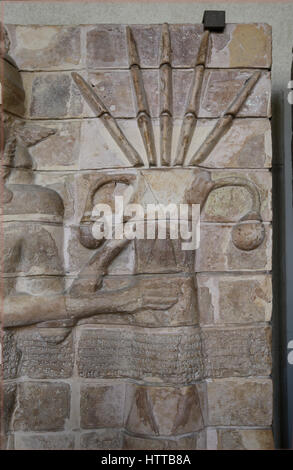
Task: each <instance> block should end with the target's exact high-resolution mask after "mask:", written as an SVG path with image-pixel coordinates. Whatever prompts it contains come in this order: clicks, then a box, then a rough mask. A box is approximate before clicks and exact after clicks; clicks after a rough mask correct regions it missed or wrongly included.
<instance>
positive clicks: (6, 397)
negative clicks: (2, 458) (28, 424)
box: [0, 383, 17, 450]
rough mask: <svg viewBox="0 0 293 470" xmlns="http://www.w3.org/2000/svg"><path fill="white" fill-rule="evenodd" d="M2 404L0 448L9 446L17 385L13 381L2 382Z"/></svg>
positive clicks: (0, 413) (0, 412)
mask: <svg viewBox="0 0 293 470" xmlns="http://www.w3.org/2000/svg"><path fill="white" fill-rule="evenodd" d="M2 395H3V397H2V399H3V406H2V409H1V411H0V419H1V429H0V431H1V436H0V439H1V450H4V449H7V448H10V446H11V436H10V432H9V431H10V430H11V420H12V416H13V413H14V410H15V406H16V395H17V385H16V384H15V383H7V384H2Z"/></svg>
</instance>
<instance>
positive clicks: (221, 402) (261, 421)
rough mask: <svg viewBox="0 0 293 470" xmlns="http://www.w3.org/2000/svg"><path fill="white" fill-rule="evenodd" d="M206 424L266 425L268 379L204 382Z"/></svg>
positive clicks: (269, 410)
mask: <svg viewBox="0 0 293 470" xmlns="http://www.w3.org/2000/svg"><path fill="white" fill-rule="evenodd" d="M207 400H208V425H211V426H270V425H271V423H272V382H271V380H270V379H262V378H255V379H253V378H245V379H244V378H237V379H236V378H228V379H216V380H208V381H207Z"/></svg>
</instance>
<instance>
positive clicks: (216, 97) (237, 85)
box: [173, 69, 271, 118]
mask: <svg viewBox="0 0 293 470" xmlns="http://www.w3.org/2000/svg"><path fill="white" fill-rule="evenodd" d="M251 75H252V71H251V70H245V69H241V70H240V69H238V70H237V69H234V70H231V69H230V70H228V69H218V70H216V69H215V70H206V71H205V75H204V81H203V87H202V92H201V101H200V107H199V111H198V116H199V117H200V118H215V117H219V116H220V115H221V114H222V113H223V112H224V111H225V110H226V109H227V108H228V106H229V105H230V104H231V102H232V101H233V99H234V98H235V97H236V95H237V94H238V93H239V92H240V90H241V88H242V87H243V85H244V83H245V81H246V80H247V79H248V78H250V76H251ZM191 80H192V71H191V70H174V72H173V93H174V105H173V106H174V111H173V115H174V116H176V117H183V115H184V112H185V103H186V101H187V95H188V92H189V88H190V84H191ZM270 93H271V91H270V73H269V72H262V75H261V77H260V79H259V80H258V82H257V84H256V85H255V87H254V88H253V90H252V92H251V94H250V96H249V99H248V100H246V102H245V103H244V105H243V106H242V107H241V110H240V111H239V113H238V114H237V116H239V117H270V115H271V109H270Z"/></svg>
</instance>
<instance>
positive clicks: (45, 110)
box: [22, 72, 92, 119]
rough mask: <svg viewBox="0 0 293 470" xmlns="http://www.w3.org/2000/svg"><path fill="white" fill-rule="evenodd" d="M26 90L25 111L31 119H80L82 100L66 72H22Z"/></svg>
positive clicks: (89, 113)
mask: <svg viewBox="0 0 293 470" xmlns="http://www.w3.org/2000/svg"><path fill="white" fill-rule="evenodd" d="M22 78H23V81H24V88H25V90H26V110H27V114H28V116H30V117H32V118H48V119H52V118H55V119H59V118H62V117H64V118H65V117H80V116H81V115H82V113H83V109H88V116H92V113H91V111H90V110H89V108H86V105H84V104H83V101H82V98H81V96H80V94H79V92H78V90H77V88H76V86H75V85H74V83H73V80H72V78H71V75H70V73H67V72H51V73H46V72H36V73H31V72H22Z"/></svg>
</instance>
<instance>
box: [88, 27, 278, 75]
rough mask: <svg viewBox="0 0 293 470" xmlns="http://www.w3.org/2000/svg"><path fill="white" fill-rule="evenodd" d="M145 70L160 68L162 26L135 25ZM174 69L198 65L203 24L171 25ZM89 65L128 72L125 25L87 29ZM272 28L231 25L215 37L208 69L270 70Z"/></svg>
mask: <svg viewBox="0 0 293 470" xmlns="http://www.w3.org/2000/svg"><path fill="white" fill-rule="evenodd" d="M131 30H132V32H133V37H134V39H135V42H136V46H137V50H138V54H139V59H140V64H141V67H144V68H148V67H158V66H159V59H160V55H159V53H158V51H159V48H160V40H161V31H162V26H161V25H131ZM169 31H170V38H171V45H172V56H171V61H172V66H173V67H175V68H191V67H193V66H194V65H195V63H196V58H197V54H198V51H199V45H200V41H201V39H202V34H203V26H202V25H201V24H170V25H169ZM87 65H88V66H89V67H90V68H97V67H99V68H102V67H105V68H114V67H117V68H118V67H119V68H127V67H128V54H127V47H126V32H125V26H124V25H95V26H89V27H87ZM270 65H271V28H270V26H268V25H266V24H250V25H246V24H237V25H236V24H227V25H226V27H225V31H224V32H223V33H220V34H219V33H211V35H210V44H209V53H208V57H207V67H220V68H226V67H227V68H232V67H257V68H261V67H263V68H270Z"/></svg>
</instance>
